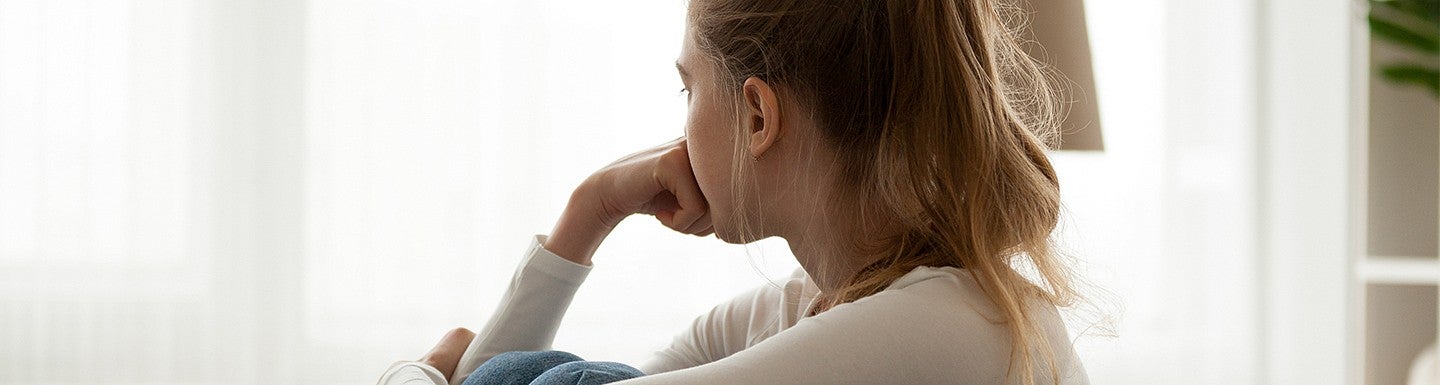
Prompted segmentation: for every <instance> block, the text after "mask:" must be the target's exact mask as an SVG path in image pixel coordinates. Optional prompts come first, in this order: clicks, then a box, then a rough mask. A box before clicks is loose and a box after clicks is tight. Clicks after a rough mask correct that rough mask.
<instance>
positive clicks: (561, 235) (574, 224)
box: [542, 181, 624, 266]
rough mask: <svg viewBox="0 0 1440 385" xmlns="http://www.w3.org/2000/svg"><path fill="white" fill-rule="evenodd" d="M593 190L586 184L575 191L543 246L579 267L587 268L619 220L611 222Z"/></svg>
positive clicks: (611, 217) (608, 214)
mask: <svg viewBox="0 0 1440 385" xmlns="http://www.w3.org/2000/svg"><path fill="white" fill-rule="evenodd" d="M592 189H593V186H592V185H591V184H590V183H589V182H588V181H587V182H586V183H582V184H581V186H580V187H578V188H576V189H575V192H574V193H572V194H571V196H570V201H569V202H568V203H566V205H565V211H564V212H562V213H561V214H560V219H559V220H557V221H556V222H555V228H554V229H552V230H551V231H550V236H549V237H547V238H546V239H545V244H544V245H542V246H543V247H544V248H545V250H549V251H550V252H551V253H554V254H555V255H557V256H560V257H561V258H564V259H566V260H569V261H571V262H575V263H578V264H581V265H587V266H588V265H590V259H591V257H592V256H593V255H594V254H595V250H597V249H599V248H600V243H601V242H603V241H604V240H605V237H607V236H609V235H610V231H611V230H614V228H615V225H616V224H618V223H619V222H620V220H621V219H624V218H623V217H622V218H614V216H613V215H612V214H611V213H608V212H607V210H606V209H605V208H604V207H603V205H602V204H600V202H599V200H598V199H595V195H594V194H593V193H591V190H592Z"/></svg>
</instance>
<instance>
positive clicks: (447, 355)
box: [420, 328, 475, 378]
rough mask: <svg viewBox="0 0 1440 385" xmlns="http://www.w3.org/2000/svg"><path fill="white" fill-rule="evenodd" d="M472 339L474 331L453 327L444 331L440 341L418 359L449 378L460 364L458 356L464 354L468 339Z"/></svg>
mask: <svg viewBox="0 0 1440 385" xmlns="http://www.w3.org/2000/svg"><path fill="white" fill-rule="evenodd" d="M474 339H475V332H472V331H470V330H468V329H465V328H455V329H454V330H451V331H450V332H449V333H445V336H444V337H441V338H440V342H439V343H437V344H435V347H434V348H432V349H430V352H429V353H425V356H424V357H421V358H420V361H421V362H424V363H425V364H427V365H430V366H431V367H434V368H435V369H436V370H439V371H440V373H441V374H444V375H445V378H450V377H451V376H452V375H453V374H455V367H456V366H458V365H460V356H462V355H464V354H465V348H467V347H469V346H470V341H471V340H474Z"/></svg>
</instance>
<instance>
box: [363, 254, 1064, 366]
mask: <svg viewBox="0 0 1440 385" xmlns="http://www.w3.org/2000/svg"><path fill="white" fill-rule="evenodd" d="M543 243H544V237H543V236H537V237H536V239H535V240H534V242H532V244H531V246H530V249H529V251H528V252H527V255H526V256H525V258H524V259H523V260H522V262H521V264H520V267H519V268H518V269H517V271H516V272H515V275H514V277H513V278H512V280H511V282H510V287H509V289H508V290H507V291H506V293H505V296H504V297H502V298H501V300H500V305H499V308H498V309H497V310H496V311H495V313H493V315H492V316H491V317H490V321H489V323H487V324H486V325H485V327H484V328H483V329H482V330H481V331H480V333H479V334H478V335H477V336H476V338H475V340H474V341H473V342H471V344H470V346H469V347H468V348H467V349H466V351H465V354H464V356H463V357H462V358H461V360H460V365H459V367H458V368H457V369H456V371H455V373H456V374H455V376H454V377H453V378H450V379H449V382H448V383H449V384H450V385H459V384H460V383H462V382H464V381H465V377H466V376H467V375H468V374H469V373H470V372H471V371H474V370H475V368H476V367H479V366H480V364H482V363H484V362H485V361H486V360H488V359H490V357H494V356H495V355H497V354H500V353H504V352H508V351H538V350H550V344H551V342H553V341H554V338H555V332H556V329H558V328H559V326H560V320H561V318H562V317H563V316H564V314H565V310H566V309H567V308H568V307H569V306H570V301H571V299H572V298H574V295H575V291H576V290H577V289H578V288H579V287H580V284H581V283H582V282H584V280H585V277H586V276H587V275H588V274H589V273H590V267H589V266H583V265H579V264H575V263H573V262H570V261H568V260H565V259H563V258H560V257H559V256H556V255H555V254H553V253H551V252H549V251H548V250H545V249H544V248H543V247H541V246H540V245H541V244H543ZM818 292H819V290H818V289H817V288H816V286H815V284H814V283H813V282H812V281H811V280H810V278H809V277H808V276H807V275H806V274H805V272H804V271H803V270H797V271H796V272H795V273H794V274H793V275H792V276H791V277H790V278H789V279H788V280H787V281H785V283H784V284H783V285H778V287H776V286H771V285H768V284H767V285H762V286H760V287H759V288H756V289H754V290H750V291H748V292H745V293H743V294H740V295H739V296H736V297H735V298H733V299H731V300H729V301H728V302H725V303H722V304H720V305H719V306H716V307H715V308H714V309H712V310H710V312H708V313H706V314H704V315H701V316H700V317H699V318H697V319H696V320H695V321H694V323H692V324H691V326H690V328H689V329H688V330H685V331H683V332H681V333H680V334H679V335H678V336H676V337H675V339H674V341H673V342H672V343H671V344H670V346H669V347H668V348H665V349H664V350H661V351H659V352H656V353H655V354H654V356H653V357H652V358H651V359H650V360H649V361H648V362H645V363H644V364H642V365H641V366H640V367H639V369H640V370H641V371H642V372H645V373H646V374H647V375H646V376H645V377H640V378H636V379H631V380H626V381H622V382H618V383H617V384H623V385H646V384H697V385H698V384H706V385H709V384H1002V383H1007V377H1006V371H1007V370H1008V368H1009V367H1010V365H1009V363H1010V334H1009V329H1008V328H1007V327H1006V325H1005V324H1003V323H1001V322H998V320H1002V319H1003V317H1002V316H1001V315H1000V313H999V312H998V310H997V309H996V308H995V306H994V304H993V303H992V302H991V301H990V300H989V299H988V298H987V297H986V296H985V295H984V293H983V292H982V291H981V290H980V287H979V286H978V285H977V284H976V283H975V281H974V280H973V279H972V278H971V277H970V275H969V274H968V273H966V272H965V271H964V270H961V269H957V268H954V267H942V268H933V267H920V268H916V269H915V270H913V271H911V272H910V273H908V274H906V275H904V276H902V277H900V279H897V280H896V281H895V282H894V283H892V284H891V285H890V286H889V287H887V288H886V289H885V290H883V291H881V292H879V293H876V294H874V295H871V296H869V297H865V298H862V299H860V300H857V301H854V302H851V303H848V304H842V305H839V306H836V307H834V308H832V309H830V310H828V311H825V312H824V313H821V314H819V315H816V316H812V317H806V316H805V315H806V314H807V313H809V310H810V307H811V306H813V305H814V300H815V297H816V294H817V293H818ZM1032 306H1038V309H1039V310H1040V311H1038V312H1035V313H1036V316H1037V317H1036V318H1037V322H1038V323H1039V325H1041V327H1042V329H1043V330H1044V331H1045V332H1046V333H1047V335H1048V338H1049V340H1050V342H1051V349H1052V352H1053V353H1054V357H1056V360H1055V363H1056V364H1057V367H1058V368H1059V369H1060V373H1061V378H1060V381H1059V383H1060V384H1065V385H1085V384H1089V379H1088V377H1087V375H1086V374H1085V369H1084V367H1083V365H1081V363H1080V360H1079V359H1078V358H1077V357H1076V355H1075V352H1074V350H1073V349H1072V346H1071V343H1070V338H1069V336H1068V333H1067V332H1066V330H1065V326H1064V323H1063V322H1062V321H1061V319H1060V317H1059V314H1058V312H1057V311H1056V309H1055V307H1054V306H1051V305H1048V304H1046V305H1039V304H1035V305H1032ZM1046 356H1047V355H1045V354H1043V352H1036V354H1035V357H1037V365H1036V366H1037V368H1036V371H1035V378H1036V382H1035V383H1036V384H1050V383H1053V381H1052V380H1051V378H1052V376H1051V375H1050V371H1049V369H1048V366H1047V365H1044V363H1043V362H1042V361H1038V360H1040V359H1043V357H1046ZM1017 378H1018V376H1010V379H1009V381H1010V382H1013V381H1015V380H1016V379H1017ZM380 383H381V384H382V385H399V384H424V385H446V384H447V382H446V379H444V378H443V376H442V375H441V374H440V373H439V371H437V370H435V369H434V368H432V367H430V366H428V365H425V364H423V363H419V362H400V363H396V364H395V365H394V366H391V368H390V370H388V371H387V372H386V373H385V375H384V376H383V377H381V379H380Z"/></svg>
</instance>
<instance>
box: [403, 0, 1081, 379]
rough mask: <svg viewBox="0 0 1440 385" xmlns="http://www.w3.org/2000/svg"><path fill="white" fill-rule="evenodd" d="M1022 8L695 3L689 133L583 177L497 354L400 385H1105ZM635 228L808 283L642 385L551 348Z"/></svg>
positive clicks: (473, 355) (951, 0)
mask: <svg viewBox="0 0 1440 385" xmlns="http://www.w3.org/2000/svg"><path fill="white" fill-rule="evenodd" d="M1001 2H1002V0H851V1H845V2H838V3H837V2H829V1H815V0H810V1H807V0H692V1H691V4H690V10H689V16H688V19H689V20H688V21H689V22H688V27H687V32H686V36H685V43H684V46H683V47H682V49H681V52H680V58H679V61H678V62H677V63H676V65H677V67H678V68H677V69H678V70H679V71H680V74H681V77H682V79H683V80H684V83H685V88H686V90H688V92H689V94H688V96H687V98H688V104H689V117H688V120H687V122H686V126H685V137H684V138H681V139H678V140H676V141H673V142H670V143H666V144H664V145H661V146H659V147H655V148H651V149H649V150H645V151H642V152H639V153H636V154H634V155H631V156H628V157H626V158H623V159H620V160H619V161H617V162H615V163H613V164H611V165H609V166H606V167H605V168H603V169H600V170H599V171H597V172H595V173H594V174H593V175H592V176H591V177H590V178H588V179H587V180H586V181H584V182H583V183H581V184H580V186H579V187H577V188H576V189H575V191H574V193H573V195H572V196H571V198H570V201H569V203H568V206H567V207H566V209H565V211H564V214H563V215H562V216H561V218H560V219H559V221H558V223H557V224H556V225H555V228H554V229H553V230H552V231H551V232H550V235H549V236H548V237H547V236H537V237H536V239H535V242H534V243H533V245H532V247H531V248H530V250H529V252H528V254H527V256H526V257H525V259H524V260H523V262H522V263H521V266H520V267H519V269H518V271H517V272H516V273H515V277H514V280H513V281H512V282H511V285H510V287H509V290H508V292H507V294H506V295H505V297H504V298H503V299H502V300H501V303H500V307H499V309H498V310H497V311H496V312H495V314H494V315H493V317H492V318H491V319H490V322H489V323H488V324H487V325H486V326H485V328H484V329H482V331H481V332H480V333H479V336H478V337H476V335H475V334H473V333H470V332H468V331H466V330H464V329H457V330H456V331H454V332H452V333H451V334H449V335H447V336H446V337H445V338H444V339H443V340H442V341H441V343H440V345H439V346H437V347H436V348H435V350H433V351H432V352H431V354H430V355H427V356H426V358H424V359H422V360H421V361H418V362H402V363H399V364H396V366H394V367H392V368H391V370H390V371H389V372H387V373H386V376H385V377H383V378H382V379H381V382H382V383H392V384H400V383H410V382H412V381H413V382H416V383H433V384H445V383H447V382H448V383H450V384H462V383H464V384H491V383H513V384H532V383H534V384H555V383H571V384H574V383H582V384H598V383H606V382H610V381H617V380H623V381H624V383H625V384H811V383H813V384H851V383H854V384H882V383H883V384H920V383H960V384H1001V383H1025V384H1086V383H1088V379H1087V377H1086V374H1085V371H1084V369H1083V367H1082V366H1081V363H1080V361H1079V360H1078V358H1077V357H1076V355H1075V353H1074V351H1073V350H1072V348H1071V344H1070V340H1069V337H1068V335H1067V333H1066V330H1065V327H1064V325H1063V323H1062V321H1061V319H1060V317H1059V314H1058V312H1057V310H1056V308H1057V306H1066V305H1069V304H1071V302H1072V301H1074V300H1075V298H1076V293H1075V291H1074V290H1073V288H1072V284H1071V281H1070V276H1069V273H1068V270H1067V268H1066V266H1064V264H1063V263H1062V262H1061V261H1060V260H1059V259H1058V258H1057V256H1056V255H1055V254H1054V253H1052V251H1051V250H1050V248H1049V236H1050V233H1051V231H1052V230H1053V229H1054V227H1055V225H1056V222H1057V219H1058V216H1059V212H1060V198H1059V189H1058V184H1057V180H1056V176H1055V172H1054V170H1053V169H1052V168H1051V166H1050V163H1049V161H1048V160H1047V158H1046V155H1045V152H1044V150H1045V148H1046V143H1045V139H1046V138H1048V137H1049V136H1048V135H1049V133H1052V132H1053V128H1054V127H1053V124H1052V121H1053V118H1054V117H1055V113H1054V112H1055V110H1056V109H1055V106H1054V105H1053V103H1052V101H1053V100H1054V99H1053V98H1052V95H1051V93H1052V91H1051V90H1050V88H1049V87H1048V86H1047V82H1046V80H1045V79H1046V76H1045V72H1044V71H1042V69H1041V67H1040V66H1039V65H1037V64H1036V62H1034V61H1033V59H1031V58H1030V57H1029V56H1026V55H1024V54H1023V53H1022V52H1021V51H1020V49H1019V47H1018V45H1017V42H1016V32H1015V30H1014V29H1012V27H1013V26H1009V25H1007V24H1006V23H1007V22H1009V21H1013V20H1014V19H1015V18H1014V17H1012V16H1014V15H1013V14H1012V11H1011V10H1010V8H1008V7H1007V6H1006V5H1005V4H1002V3H1001ZM1042 134H1043V135H1042ZM633 214H649V215H654V216H655V217H656V218H658V219H659V220H660V222H661V223H663V224H664V225H665V226H668V227H670V228H671V229H674V230H676V231H678V232H682V233H687V234H695V235H701V236H707V235H710V234H712V233H713V234H714V235H715V236H716V237H718V238H719V239H721V240H724V241H726V242H731V243H746V242H753V241H755V240H759V239H762V238H766V237H782V238H784V239H785V240H786V241H788V242H789V245H790V248H791V250H792V251H793V252H794V255H795V257H796V259H798V261H799V263H800V265H801V266H802V268H803V271H797V272H796V273H795V274H794V275H793V276H792V277H791V278H790V279H789V281H788V282H786V283H785V284H784V285H781V286H780V287H774V286H770V285H763V286H761V287H759V288H758V289H755V290H752V291H750V292H747V293H744V294H741V295H740V296H738V297H735V298H734V299H732V300H730V301H729V302H726V303H722V304H720V305H719V306H717V307H715V308H714V309H713V310H711V311H710V312H709V313H708V314H704V315H701V316H700V317H699V318H698V319H696V320H695V322H694V323H693V325H692V326H691V327H690V329H689V330H685V331H683V332H681V333H680V335H679V336H678V337H676V338H675V340H674V342H673V344H672V345H671V346H670V347H669V348H667V349H665V350H663V351H660V352H658V353H657V354H655V356H654V358H653V359H651V360H650V361H649V362H647V363H644V364H643V365H641V366H640V367H639V368H638V369H636V368H632V367H629V366H626V365H623V364H618V363H603V362H589V361H583V360H580V359H579V358H578V357H574V356H573V355H570V354H568V353H563V352H547V351H546V350H548V349H549V348H550V343H551V341H552V339H553V337H554V335H555V331H556V328H557V327H558V325H559V324H560V319H561V317H562V316H563V315H564V313H565V310H566V307H567V306H568V305H569V303H570V300H571V298H572V296H573V295H574V293H575V291H576V290H577V289H578V288H579V286H580V284H581V282H582V281H583V280H584V278H585V276H586V274H587V273H588V271H589V270H590V266H591V261H590V257H591V255H592V254H593V253H594V252H595V250H596V248H597V247H599V246H600V244H601V241H603V240H604V239H605V237H606V235H607V234H609V232H610V231H611V229H613V228H614V227H615V225H616V224H617V223H619V222H620V221H621V220H622V219H624V218H626V217H627V216H630V215H633ZM1022 271H1025V272H1026V273H1024V274H1022V273H1021V272H1022Z"/></svg>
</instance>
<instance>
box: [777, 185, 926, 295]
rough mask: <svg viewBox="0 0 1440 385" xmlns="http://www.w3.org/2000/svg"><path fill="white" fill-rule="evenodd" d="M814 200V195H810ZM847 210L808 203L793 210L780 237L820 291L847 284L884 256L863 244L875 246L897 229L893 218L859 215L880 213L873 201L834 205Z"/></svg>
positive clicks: (827, 290) (828, 290)
mask: <svg viewBox="0 0 1440 385" xmlns="http://www.w3.org/2000/svg"><path fill="white" fill-rule="evenodd" d="M812 199H813V198H812ZM836 206H839V207H845V208H848V209H832V208H831V206H830V205H828V204H811V205H809V207H811V209H810V210H806V212H801V213H796V215H795V216H793V217H791V218H794V219H796V220H795V221H793V223H789V224H788V225H790V226H786V227H788V228H792V229H793V230H792V231H790V232H789V234H782V235H781V237H782V238H785V240H786V241H787V242H788V243H789V244H790V252H791V253H793V254H795V259H796V260H797V261H798V262H800V267H801V268H804V269H805V273H807V274H809V275H810V278H811V279H813V280H814V281H815V284H816V285H817V286H819V287H820V291H822V292H833V291H835V290H836V289H839V288H842V287H844V286H846V285H849V284H850V283H851V282H850V281H851V280H852V279H853V278H854V277H855V275H856V274H857V273H858V272H859V271H860V270H861V269H864V268H865V267H867V266H870V265H871V264H873V263H875V262H876V261H878V260H879V259H880V258H883V257H884V256H883V255H875V254H873V253H868V254H867V253H865V249H866V248H864V247H862V245H875V244H878V243H879V242H880V241H882V240H883V239H884V238H886V237H888V236H890V235H891V234H893V233H894V232H895V231H896V228H898V226H896V225H895V224H894V223H893V221H883V220H876V218H861V217H860V215H859V214H858V212H861V211H859V210H856V209H855V208H859V207H866V206H869V207H866V208H865V209H864V211H863V212H871V213H876V212H880V211H877V209H876V208H874V207H873V206H874V205H873V204H870V205H867V204H855V205H836Z"/></svg>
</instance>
